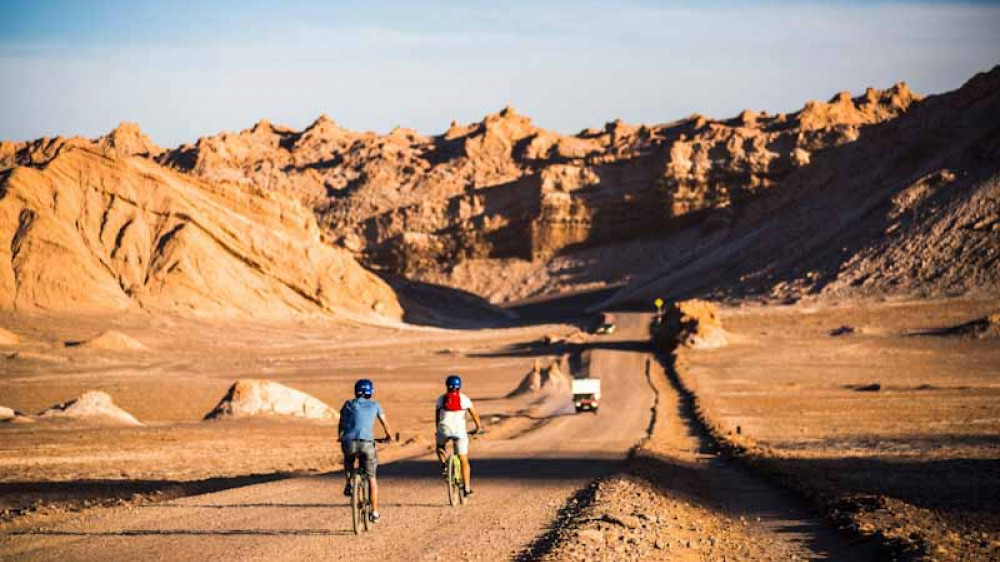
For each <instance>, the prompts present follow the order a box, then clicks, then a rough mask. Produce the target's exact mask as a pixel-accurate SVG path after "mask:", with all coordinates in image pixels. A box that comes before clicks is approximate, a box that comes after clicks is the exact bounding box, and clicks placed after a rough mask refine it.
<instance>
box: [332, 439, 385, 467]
mask: <svg viewBox="0 0 1000 562" xmlns="http://www.w3.org/2000/svg"><path fill="white" fill-rule="evenodd" d="M340 450H341V451H343V452H344V467H345V468H346V467H348V466H354V458H355V457H357V458H358V465H359V466H360V467H361V468H363V469H364V470H365V472H367V473H368V476H375V469H376V468H378V458H377V457H376V456H375V442H374V441H343V442H341V443H340Z"/></svg>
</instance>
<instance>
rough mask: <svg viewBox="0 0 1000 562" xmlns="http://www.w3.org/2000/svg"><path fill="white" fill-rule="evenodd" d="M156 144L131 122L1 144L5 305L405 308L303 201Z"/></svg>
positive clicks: (0, 287)
mask: <svg viewBox="0 0 1000 562" xmlns="http://www.w3.org/2000/svg"><path fill="white" fill-rule="evenodd" d="M158 150H159V149H158V148H157V147H155V145H153V144H152V143H151V142H149V141H148V138H146V137H145V135H142V134H141V132H140V131H138V129H137V128H135V127H134V126H129V125H125V126H123V127H122V128H119V129H117V130H116V131H114V132H113V133H112V134H111V135H109V136H108V137H104V138H102V139H98V141H96V142H90V141H86V140H84V139H54V140H48V139H43V140H41V141H35V142H31V143H4V144H3V146H0V163H2V166H3V167H2V168H0V309H3V310H19V311H31V310H49V311H58V312H113V311H128V310H131V311H139V310H148V311H174V312H185V313H193V314H199V315H213V316H215V315H249V316H257V317H287V316H289V315H291V314H299V313H319V314H339V315H343V316H361V317H374V316H376V315H378V316H384V317H389V318H397V319H398V318H400V317H401V315H402V310H401V308H400V305H399V303H398V301H397V299H396V296H395V294H394V292H393V291H392V290H391V289H390V288H389V286H388V285H386V284H385V283H384V282H382V281H381V280H380V279H379V278H378V277H376V276H375V275H373V274H371V273H369V272H368V271H366V270H365V269H364V268H362V267H361V266H360V265H359V264H358V263H357V262H356V261H355V260H354V259H353V258H352V257H351V255H350V254H349V253H348V252H346V251H344V250H341V249H337V248H334V247H331V246H329V245H327V244H325V243H323V242H322V240H321V234H320V231H319V229H318V227H317V225H316V221H315V219H314V217H313V216H312V214H311V213H310V212H309V211H308V210H306V209H304V208H302V207H301V205H299V204H298V203H296V202H294V201H287V200H283V198H281V197H276V196H274V195H273V194H268V193H264V192H261V191H259V190H256V189H254V188H253V187H252V186H245V185H237V184H228V183H224V182H216V183H213V182H208V181H205V180H201V179H198V178H195V177H192V176H190V175H184V174H178V173H176V172H174V171H171V170H168V169H166V168H164V167H163V166H160V165H159V164H157V163H156V162H154V161H153V160H151V159H150V157H151V156H155V155H156V154H157V153H158Z"/></svg>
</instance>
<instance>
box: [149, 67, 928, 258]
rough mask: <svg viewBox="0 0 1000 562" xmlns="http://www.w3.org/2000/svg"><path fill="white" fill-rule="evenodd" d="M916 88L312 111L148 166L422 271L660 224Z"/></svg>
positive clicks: (661, 228) (798, 163) (705, 205)
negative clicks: (705, 99)
mask: <svg viewBox="0 0 1000 562" xmlns="http://www.w3.org/2000/svg"><path fill="white" fill-rule="evenodd" d="M917 99H918V98H917V97H916V96H914V95H913V94H912V93H911V92H910V91H909V89H908V88H907V87H906V86H905V84H899V85H897V86H894V87H893V88H891V89H889V90H885V91H878V90H868V91H867V92H866V93H865V94H864V95H862V96H859V97H857V98H851V97H850V95H848V94H846V93H844V94H839V95H837V96H836V97H834V98H833V99H832V100H831V101H830V102H829V103H820V102H810V103H809V104H807V105H806V107H805V108H804V109H803V110H802V111H800V112H798V113H794V114H789V115H767V114H765V113H754V112H751V111H744V112H743V113H742V114H741V115H740V116H739V117H737V118H734V119H729V120H712V119H708V118H706V117H702V116H698V115H695V116H692V117H690V118H688V119H684V120H681V121H677V122H674V123H669V124H665V125H655V126H631V125H627V124H625V123H622V122H621V121H614V122H611V123H608V124H607V125H606V126H605V127H604V128H602V129H587V130H584V131H582V132H581V133H579V134H578V135H575V136H565V135H560V134H556V133H553V132H550V131H546V130H543V129H540V128H538V127H536V126H535V125H534V124H533V123H532V122H531V120H530V119H528V118H527V117H525V116H523V115H519V114H518V113H517V112H516V111H514V110H513V109H512V108H509V107H508V108H505V109H504V110H502V111H500V112H498V113H496V114H492V115H489V116H487V117H486V118H485V119H483V120H482V121H481V122H478V123H472V124H470V125H465V126H462V125H459V124H457V123H453V124H452V125H451V127H450V128H449V129H448V130H447V131H446V132H445V133H444V134H442V135H440V136H435V137H424V136H421V135H419V134H417V133H415V132H413V131H410V130H407V129H395V130H393V131H392V132H390V133H389V134H387V135H376V134H374V133H355V132H352V131H348V130H346V129H343V128H341V127H339V126H338V125H336V123H334V122H333V121H332V120H330V119H329V118H328V117H326V116H322V117H320V118H319V119H317V120H316V122H314V123H313V124H312V125H310V126H309V127H307V128H306V129H305V130H303V131H294V130H291V129H288V128H285V127H280V126H277V125H273V124H271V123H269V122H267V121H261V122H260V123H258V124H256V125H255V126H254V127H253V128H251V129H248V130H245V131H242V132H239V133H235V134H231V133H223V134H221V135H218V136H215V137H206V138H203V139H200V140H199V141H198V142H197V143H194V144H192V145H185V146H182V147H180V148H178V149H177V150H174V151H169V152H166V153H164V154H163V155H162V156H161V157H160V161H162V162H164V163H165V164H167V165H169V166H172V167H174V168H177V169H179V170H182V171H185V172H189V173H193V174H196V175H199V176H201V177H204V178H207V179H211V180H232V181H240V182H245V183H248V184H251V185H255V186H259V187H261V188H262V189H264V190H265V191H268V192H273V191H280V192H284V193H292V194H295V195H296V196H298V197H299V198H301V199H302V200H303V201H305V202H306V203H307V204H308V205H311V206H312V207H313V208H314V209H315V211H316V213H317V216H318V217H319V220H320V222H321V224H322V225H323V226H324V227H325V229H326V234H327V235H328V236H329V237H330V239H331V240H334V241H336V242H337V243H339V244H340V245H342V246H344V247H345V248H348V249H349V250H351V251H352V252H354V253H355V255H357V256H359V257H360V258H361V259H362V260H363V261H364V262H366V263H368V264H369V265H372V266H374V267H376V268H382V269H387V270H389V271H391V272H394V273H400V274H405V275H409V276H417V277H420V276H421V275H423V274H426V273H431V272H438V271H440V270H442V269H445V270H450V269H451V268H453V267H455V266H456V265H457V264H460V263H462V262H463V261H466V260H469V259H477V258H518V259H524V260H532V259H535V260H539V259H547V258H549V257H551V256H553V255H554V254H557V253H558V252H560V251H562V250H564V249H566V248H572V247H579V246H588V245H595V244H602V243H607V242H611V241H622V240H630V239H635V238H638V237H643V236H649V235H652V234H658V233H662V232H665V231H669V230H671V229H674V228H676V227H678V226H680V225H683V224H687V223H689V222H691V221H692V220H695V218H696V217H697V216H698V213H699V212H701V211H704V210H707V209H719V208H729V207H732V206H734V205H738V204H739V203H740V202H741V201H743V200H746V199H748V198H752V197H753V196H755V195H756V194H758V193H760V192H762V191H764V190H766V189H768V188H771V187H773V186H774V185H776V183H777V182H778V181H780V180H781V179H782V178H783V177H785V176H787V175H788V174H789V173H791V172H792V171H793V170H795V169H797V168H800V167H802V166H805V165H807V164H808V163H809V162H810V161H811V159H812V158H813V156H814V154H815V153H817V152H821V151H823V150H825V149H827V148H830V147H833V146H838V145H841V144H844V143H848V142H851V141H853V140H855V139H856V138H857V137H858V135H859V134H860V133H859V131H860V128H861V127H862V126H864V125H867V124H872V123H878V122H881V121H884V120H886V119H891V118H893V117H895V116H898V115H900V114H901V113H903V112H905V111H906V110H907V109H908V108H909V107H910V105H911V104H913V103H914V102H915V101H916V100H917Z"/></svg>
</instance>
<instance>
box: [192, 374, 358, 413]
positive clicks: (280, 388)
mask: <svg viewBox="0 0 1000 562" xmlns="http://www.w3.org/2000/svg"><path fill="white" fill-rule="evenodd" d="M256 416H291V417H298V418H305V419H310V420H319V421H337V420H338V419H339V418H340V414H339V413H338V412H337V411H336V410H334V409H333V408H331V407H330V406H328V405H326V404H325V403H324V402H323V401H321V400H319V399H317V398H315V397H313V396H310V395H309V394H306V393H305V392H302V391H300V390H296V389H294V388H291V387H288V386H285V385H283V384H279V383H276V382H273V381H268V380H262V379H240V380H238V381H236V382H235V383H233V385H232V386H230V387H229V391H228V392H226V395H225V396H223V397H222V400H220V401H219V403H218V405H216V406H215V408H214V409H212V411H211V412H209V413H208V414H206V415H205V419H206V420H210V419H233V418H246V417H256Z"/></svg>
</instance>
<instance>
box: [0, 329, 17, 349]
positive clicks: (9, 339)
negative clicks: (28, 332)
mask: <svg viewBox="0 0 1000 562" xmlns="http://www.w3.org/2000/svg"><path fill="white" fill-rule="evenodd" d="M19 343H21V338H19V337H18V335H17V334H15V333H14V332H11V331H9V330H4V329H3V328H0V345H5V346H11V345H17V344H19Z"/></svg>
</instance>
